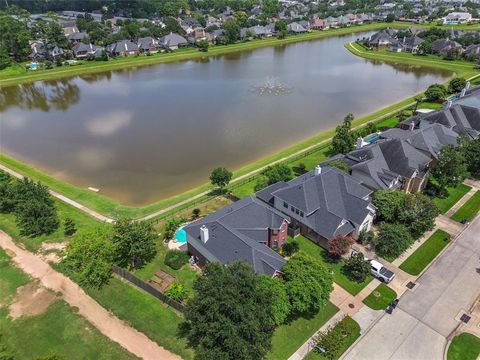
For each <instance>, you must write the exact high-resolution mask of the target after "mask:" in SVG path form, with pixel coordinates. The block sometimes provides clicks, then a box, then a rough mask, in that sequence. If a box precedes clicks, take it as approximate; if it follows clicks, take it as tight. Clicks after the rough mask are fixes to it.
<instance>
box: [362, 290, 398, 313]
mask: <svg viewBox="0 0 480 360" xmlns="http://www.w3.org/2000/svg"><path fill="white" fill-rule="evenodd" d="M396 297H397V293H396V292H395V291H393V290H392V289H390V288H389V287H388V286H387V285H385V284H380V285H378V286H377V288H376V289H375V290H373V291H372V293H371V294H370V295H368V296H367V297H366V298H365V299H363V303H364V304H365V305H367V306H368V307H369V308H372V309H373V310H384V309H386V308H387V307H388V305H389V304H390V303H391V302H392V301H393V300H395V299H396Z"/></svg>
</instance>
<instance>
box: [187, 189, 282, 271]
mask: <svg viewBox="0 0 480 360" xmlns="http://www.w3.org/2000/svg"><path fill="white" fill-rule="evenodd" d="M285 220H287V221H289V220H290V219H289V218H288V216H285V215H283V214H282V213H281V212H279V211H278V210H276V209H274V208H271V207H269V206H268V205H266V204H264V203H263V202H261V201H260V200H258V199H256V198H254V197H252V196H249V197H246V198H244V199H242V200H240V201H237V202H235V203H233V204H231V205H229V206H227V207H225V208H223V209H220V210H218V211H216V212H215V213H213V214H210V215H208V216H206V217H205V218H203V219H201V220H199V221H196V222H194V223H192V224H190V225H187V226H185V228H184V230H185V232H186V233H187V242H189V243H190V244H191V245H192V246H193V247H194V248H195V249H197V250H198V251H200V252H201V253H202V255H203V256H205V257H206V258H207V259H208V260H209V261H219V262H221V263H224V264H229V263H232V262H235V261H245V262H247V263H248V264H250V265H251V266H252V268H253V269H254V270H255V272H257V273H259V274H268V275H273V274H274V273H275V272H276V271H281V269H282V267H283V265H284V263H285V260H284V259H283V258H282V257H281V256H280V255H278V254H277V253H276V252H274V251H273V250H271V249H270V248H269V247H268V246H266V245H264V243H266V241H267V240H268V235H269V229H272V230H280V228H281V226H282V223H283V222H284V221H285ZM202 225H205V226H206V227H207V228H208V230H209V240H208V241H207V242H206V243H203V242H202V241H201V240H200V227H201V226H202Z"/></svg>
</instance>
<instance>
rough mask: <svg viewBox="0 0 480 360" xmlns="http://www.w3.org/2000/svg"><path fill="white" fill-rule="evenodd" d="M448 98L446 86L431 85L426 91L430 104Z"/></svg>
mask: <svg viewBox="0 0 480 360" xmlns="http://www.w3.org/2000/svg"><path fill="white" fill-rule="evenodd" d="M446 96H447V89H445V86H443V85H440V84H433V85H430V86H429V87H428V89H427V91H425V97H426V99H427V101H430V102H436V101H438V100H441V99H443V98H445V97H446Z"/></svg>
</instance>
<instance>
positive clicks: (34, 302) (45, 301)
mask: <svg viewBox="0 0 480 360" xmlns="http://www.w3.org/2000/svg"><path fill="white" fill-rule="evenodd" d="M55 299H56V296H55V294H54V293H53V292H51V291H49V290H47V289H45V288H44V287H41V286H38V285H36V284H35V283H28V284H27V285H24V286H21V287H19V288H18V289H17V295H16V297H15V300H14V302H13V303H12V304H11V305H10V316H11V317H12V318H13V319H17V318H19V317H21V316H35V315H40V314H42V313H43V312H44V311H45V310H47V308H48V307H49V306H50V304H51V303H52V302H54V301H55Z"/></svg>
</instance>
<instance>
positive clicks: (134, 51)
mask: <svg viewBox="0 0 480 360" xmlns="http://www.w3.org/2000/svg"><path fill="white" fill-rule="evenodd" d="M139 52H140V50H139V48H138V45H137V44H135V43H134V42H132V41H130V40H120V41H117V42H114V43H113V44H110V45H108V46H107V53H108V54H109V55H110V56H130V55H138V54H139Z"/></svg>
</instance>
